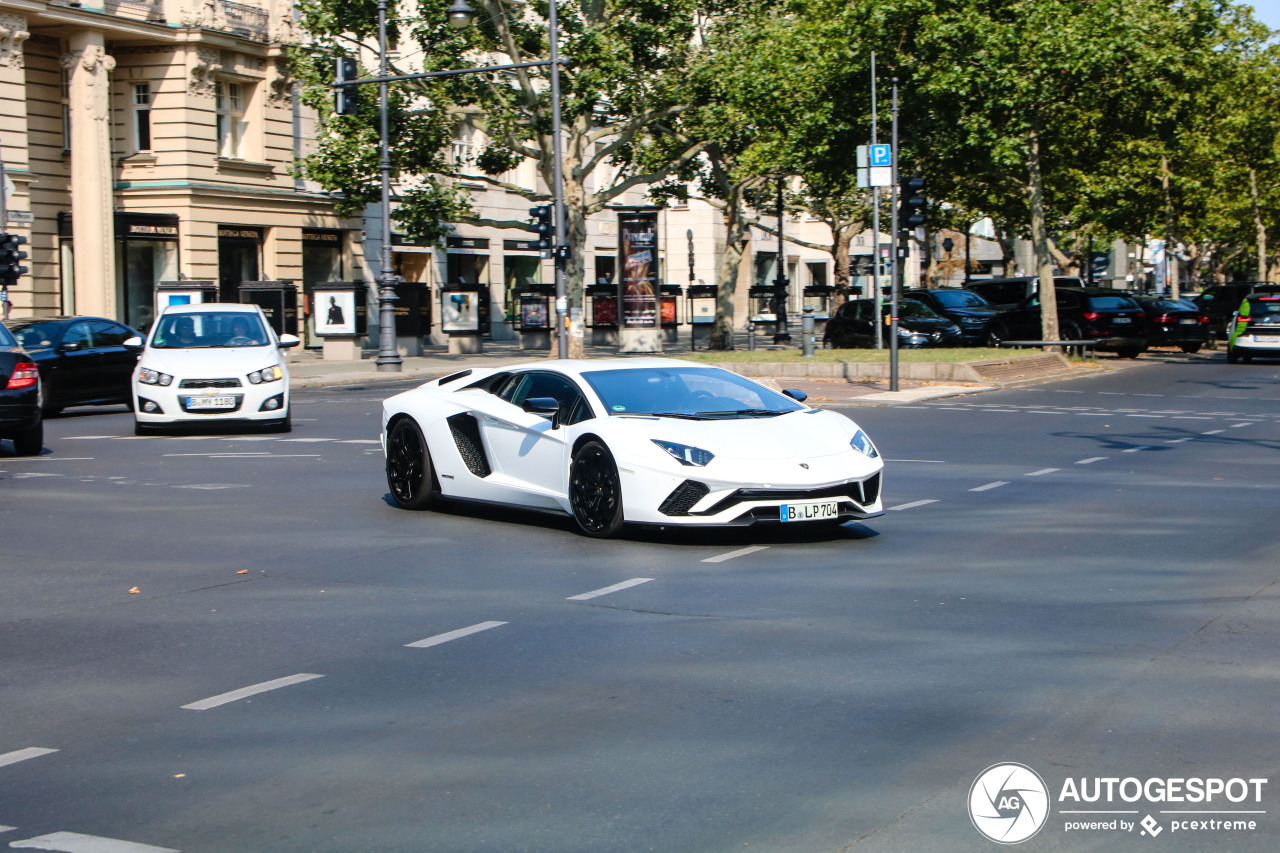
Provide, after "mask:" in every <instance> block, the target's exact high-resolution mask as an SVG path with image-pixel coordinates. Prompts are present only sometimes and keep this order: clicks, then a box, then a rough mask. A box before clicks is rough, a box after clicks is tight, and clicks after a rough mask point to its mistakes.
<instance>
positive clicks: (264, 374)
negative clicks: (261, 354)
mask: <svg viewBox="0 0 1280 853" xmlns="http://www.w3.org/2000/svg"><path fill="white" fill-rule="evenodd" d="M283 377H284V371H283V370H281V369H280V365H278V364H273V365H271V366H270V367H264V368H262V369H261V370H255V371H254V372H253V373H250V374H249V384H250V385H260V384H261V383H263V382H275V381H276V380H278V379H282V378H283Z"/></svg>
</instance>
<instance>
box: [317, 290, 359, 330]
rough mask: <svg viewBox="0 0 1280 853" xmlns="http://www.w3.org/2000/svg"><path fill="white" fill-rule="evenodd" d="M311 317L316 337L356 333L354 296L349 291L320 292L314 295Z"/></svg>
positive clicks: (353, 293)
mask: <svg viewBox="0 0 1280 853" xmlns="http://www.w3.org/2000/svg"><path fill="white" fill-rule="evenodd" d="M312 316H314V317H315V318H316V334H317V335H354V334H355V333H356V295H355V292H354V291H350V290H331V291H328V292H325V291H321V292H319V293H316V294H315V304H314V305H313V306H312Z"/></svg>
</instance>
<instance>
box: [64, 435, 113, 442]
mask: <svg viewBox="0 0 1280 853" xmlns="http://www.w3.org/2000/svg"><path fill="white" fill-rule="evenodd" d="M96 438H115V436H114V435H69V436H67V437H66V438H64V439H63V441H93V440H94V439H96Z"/></svg>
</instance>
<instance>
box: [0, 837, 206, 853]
mask: <svg viewBox="0 0 1280 853" xmlns="http://www.w3.org/2000/svg"><path fill="white" fill-rule="evenodd" d="M9 846H10V847H11V848H14V849H26V850H53V851H58V853H181V851H179V850H175V849H174V848H172V847H156V846H155V845H152V844H139V843H137V842H136V841H121V840H120V839H118V838H103V837H102V836H99V835H81V834H80V833H78V832H51V833H49V834H48V835H39V836H36V837H35V838H28V839H25V840H23V841H11V842H9Z"/></svg>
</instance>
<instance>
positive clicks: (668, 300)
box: [662, 296, 679, 326]
mask: <svg viewBox="0 0 1280 853" xmlns="http://www.w3.org/2000/svg"><path fill="white" fill-rule="evenodd" d="M678 299H679V297H676V296H664V297H662V325H664V326H674V325H675V324H676V307H677V306H676V303H677V301H678Z"/></svg>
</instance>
